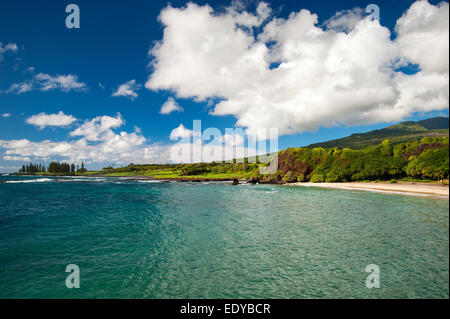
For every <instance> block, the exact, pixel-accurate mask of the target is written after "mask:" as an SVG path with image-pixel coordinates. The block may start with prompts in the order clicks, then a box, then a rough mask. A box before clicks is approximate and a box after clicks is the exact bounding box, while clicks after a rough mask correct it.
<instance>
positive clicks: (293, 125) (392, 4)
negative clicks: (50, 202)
mask: <svg viewBox="0 0 450 319" xmlns="http://www.w3.org/2000/svg"><path fill="white" fill-rule="evenodd" d="M193 2H195V3H196V4H197V5H198V8H201V7H202V6H203V5H206V4H209V6H211V7H212V9H213V10H214V11H215V13H214V14H215V15H220V14H226V12H227V10H228V9H227V8H230V7H233V8H235V11H234V12H248V13H250V14H254V15H257V14H256V11H257V8H258V5H259V3H260V2H259V1H241V2H234V3H231V2H230V1H193ZM266 2H267V4H268V5H269V6H270V8H271V12H270V14H269V15H268V17H266V20H265V21H264V22H262V23H259V24H258V25H257V26H252V27H250V29H252V31H251V32H252V34H253V36H254V37H255V38H257V37H258V34H260V33H262V32H263V30H264V27H265V26H266V25H267V24H268V23H270V21H271V20H272V19H274V18H278V19H285V20H288V19H290V14H291V13H292V12H299V11H300V10H301V9H308V10H309V11H310V12H311V13H315V14H317V15H318V23H317V26H318V27H320V28H323V29H324V30H328V29H327V27H326V26H325V24H326V22H327V21H330V19H332V18H333V17H334V16H335V14H336V13H337V12H339V11H342V10H351V9H354V8H356V7H359V8H363V9H364V8H366V6H367V5H368V4H370V3H374V1H266ZM74 3H76V4H77V5H78V6H79V8H80V18H81V20H80V21H81V27H80V28H79V29H68V28H66V26H65V19H66V16H67V15H68V13H65V7H66V5H67V4H69V2H67V3H66V2H64V1H48V0H47V1H21V0H18V1H9V0H6V1H2V2H1V3H0V43H1V45H0V115H2V116H0V167H1V169H0V171H14V170H16V169H15V168H16V167H17V166H20V165H21V164H22V163H23V161H24V160H28V159H30V160H32V161H33V162H42V163H48V161H49V160H52V159H63V160H64V159H67V160H73V161H78V160H83V159H84V160H85V161H86V162H88V163H90V164H89V165H88V168H93V169H94V168H99V167H102V166H103V165H104V164H109V163H112V162H120V161H116V160H115V159H116V158H117V154H115V155H113V156H111V159H109V158H108V159H107V160H104V158H105V157H95V156H91V158H89V156H88V155H86V154H87V153H86V152H84V151H83V154H75V153H73V152H68V153H67V154H66V153H64V152H61V153H59V154H60V155H50V156H48V157H46V156H43V155H42V154H37V153H33V152H30V151H29V150H24V149H20V147H19V149H17V148H14V147H13V146H11V145H12V144H11V143H10V144H8V146H7V147H5V143H8V141H9V142H10V141H18V140H23V139H26V140H27V141H29V142H33V143H40V142H42V141H51V143H63V142H68V143H70V142H75V141H76V140H77V139H83V138H85V136H84V135H72V136H71V135H70V132H73V131H74V130H76V129H77V128H78V127H80V126H81V125H83V124H84V123H86V122H88V121H92V119H94V118H96V117H98V116H109V117H112V118H118V115H117V114H118V113H120V119H121V122H122V123H121V125H117V126H113V127H111V132H113V133H114V134H118V135H120V132H122V131H123V132H127V134H135V136H131V135H127V136H128V137H130V138H132V139H135V138H136V139H138V142H136V143H135V144H133V145H134V146H136V147H143V145H156V146H159V147H161V148H160V149H158V150H161V152H162V151H163V150H164V146H166V145H170V144H171V143H173V141H171V140H170V138H169V136H170V134H171V132H172V131H173V130H174V129H175V128H177V127H179V125H180V124H183V125H184V126H185V127H186V128H187V129H189V128H190V129H192V121H193V120H195V119H200V120H201V121H202V127H204V128H206V127H217V128H218V129H220V130H224V129H225V128H232V127H234V126H235V125H236V123H237V120H239V119H241V121H242V123H247V122H248V116H249V114H252V113H249V112H247V111H246V109H245V107H246V106H245V105H248V101H247V100H245V101H241V100H238V101H237V103H238V104H239V105H240V106H239V110H238V111H236V114H233V112H232V111H230V112H228V113H227V112H222V113H223V115H212V114H211V111H212V110H213V109H214V107H215V105H216V104H218V103H219V102H220V101H224V100H234V99H236V98H237V93H236V95H235V92H234V91H236V89H233V90H232V89H231V88H230V90H228V91H227V92H231V91H233V92H232V93H229V94H228V93H226V94H224V96H214V95H215V94H212V93H209V91H208V92H205V93H204V94H203V92H202V91H199V89H195V90H194V91H192V94H191V93H189V83H186V82H179V81H178V82H177V79H170V81H169V82H170V83H172V84H171V85H172V86H173V88H172V89H166V87H167V84H165V83H167V82H164V81H165V80H162V79H163V78H164V79H165V77H167V76H168V75H167V74H169V76H170V72H169V71H170V68H168V67H167V65H163V64H162V63H161V65H159V66H157V67H156V68H158V69H159V71H161V74H163V75H162V76H161V78H160V80H159V81H156V82H157V83H156V84H155V85H154V86H155V87H158V89H152V88H149V87H147V86H149V85H147V86H146V85H145V84H146V83H147V81H148V80H149V78H151V77H152V74H153V72H155V69H156V68H155V66H151V65H150V62H151V61H152V60H154V58H155V56H149V49H150V48H152V47H153V46H154V45H155V43H157V41H162V40H163V32H164V30H165V28H168V24H166V25H165V24H164V23H163V22H162V21H160V20H158V16H159V15H160V13H161V11H162V10H164V9H165V8H166V7H167V5H168V2H167V1H135V0H130V1H126V2H123V1H83V0H77V1H74ZM413 3H414V1H406V0H404V1H403V0H391V1H383V2H382V3H380V4H379V7H380V18H381V20H380V24H381V25H382V26H384V27H387V28H388V29H389V30H390V32H391V34H390V38H391V40H392V41H395V39H396V37H397V35H396V32H395V30H394V28H395V25H396V23H397V20H398V19H399V18H400V17H401V16H402V14H404V13H405V12H406V11H407V10H408V8H410V6H411V5H412V4H413ZM430 3H431V5H437V4H438V3H439V1H430ZM170 4H171V6H172V7H174V8H178V9H180V10H183V8H184V6H185V5H186V1H177V0H174V1H171V2H170ZM196 8H197V7H196ZM430 8H431V7H430ZM193 10H194V9H193ZM196 10H197V9H196ZM430 10H431V9H430ZM447 11H448V7H447ZM186 12H187V11H186ZM179 13H180V14H183V13H184V12H181V11H180V12H179ZM364 15H365V13H364ZM447 17H448V13H447ZM212 18H213V17H212ZM346 21H347V20H346ZM168 23H169V24H170V23H174V27H173V30H176V21H173V22H172V21H170V22H168ZM447 28H448V21H447ZM247 31H248V30H247ZM248 32H250V31H248ZM286 32H287V31H286ZM348 32H350V31H348ZM406 32H407V31H405V33H406ZM447 35H448V31H447ZM181 36H183V35H182V34H180V37H181ZM437 36H439V35H437ZM405 39H408V38H407V37H406V35H405ZM164 41H165V40H164ZM405 41H407V40H405ZM8 44H14V45H16V48H14V47H13V46H10V47H9V49H6V48H7V45H8ZM163 45H167V46H169V45H170V43H168V42H164V43H163ZM306 45H308V44H305V46H306ZM266 46H267V48H269V46H270V43H269V41H267V42H266ZM2 47H3V49H2ZM194 49H195V48H194ZM2 50H3V53H2ZM164 52H166V51H164ZM164 52H160V53H158V58H159V59H161V60H162V59H163V56H162V54H164ZM444 53H445V52H444ZM355 54H360V52H355ZM446 55H447V59H448V46H447V52H446ZM405 56H407V57H409V56H408V55H407V54H405ZM416 56H417V55H414V56H413V57H416ZM164 59H166V60H167V59H177V56H176V55H170V56H167V57H166V56H164ZM422 61H424V62H423V64H424V65H425V63H428V62H427V61H425V60H424V58H422V57H417V61H414V59H412V58H411V59H410V61H409V62H406V64H404V65H403V69H402V71H403V72H404V74H406V75H411V74H415V73H417V72H420V70H422V69H423V70H426V68H425V66H424V67H422V65H421V64H420V63H422ZM166 63H170V62H166ZM197 63H198V62H197ZM276 65H279V63H278V64H276ZM405 66H406V67H405ZM447 67H448V66H447ZM427 68H428V66H427ZM430 68H431V67H430ZM430 68H428V69H430ZM187 70H188V69H186V70H183V69H181V70H180V72H182V73H180V74H185V73H186V72H188V71H187ZM396 70H398V69H396ZM164 72H165V73H164ZM183 72H184V73H183ZM424 72H425V71H424ZM433 72H435V70H433ZM439 72H441V73H440V74H444V73H445V70H444V71H442V70H439V71H438V73H439ZM447 73H448V71H447ZM39 74H41V80H37V75H39ZM429 74H431V71H430V73H429ZM58 75H63V76H66V75H73V76H76V78H75V80H74V82H75V86H74V87H72V86H71V87H70V88H64V87H63V86H61V84H60V83H59V82H57V79H56V77H57V76H58ZM194 75H195V74H194ZM46 76H47V80H45V77H46ZM173 76H174V77H177V74H173ZM233 76H237V77H239V74H234V75H233ZM303 76H304V77H307V76H308V74H305V75H303ZM276 79H278V78H276ZM72 80H73V79H72ZM130 80H135V83H137V88H135V89H134V91H133V92H135V94H137V97H132V96H113V94H114V92H116V91H117V89H118V87H119V86H120V85H122V84H124V83H127V82H128V81H130ZM240 80H241V79H239V80H236V81H240ZM52 81H56V82H52ZM280 81H282V80H280ZM443 81H444V82H445V81H447V84H446V85H447V91H448V75H447V77H446V78H445V75H444V80H443ZM24 83H25V84H26V83H28V84H30V85H32V86H33V88H32V89H30V90H29V91H27V92H23V93H18V92H17V90H16V91H14V89H13V85H14V84H24ZM49 83H50V84H49ZM77 83H78V84H80V85H81V87H76V84H77ZM243 83H247V82H243ZM283 83H284V82H283ZM276 84H277V83H275V82H274V85H276ZM45 85H53V87H51V88H47V89H44V86H45ZM219 85H220V83H219ZM280 85H284V84H280ZM444 85H445V83H444ZM245 89H246V90H247V89H248V90H252V89H254V88H253V87H251V88H250V87H248V88H245ZM259 89H260V88H255V89H254V90H255V92H251V94H252V95H251V96H254V95H255V94H257V93H256V92H257V91H258V90H259ZM214 90H217V91H218V92H221V90H222V88H214V89H213V88H211V91H213V92H215V91H214ZM243 91H244V88H243ZM186 92H187V93H186ZM245 92H247V91H245ZM227 94H228V95H227ZM116 95H117V94H116ZM200 95H201V96H202V97H205V96H206V97H205V98H199V96H200ZM436 95H437V96H439V98H440V100H439V101H440V102H436V99H434V100H433V101H432V102H430V105H431V106H429V107H425V105H424V107H423V108H422V109H420V108H418V107H415V108H414V107H412V108H411V110H408V111H405V110H404V107H403V106H392V107H393V108H397V107H398V109H399V110H400V109H401V111H398V112H396V113H395V114H396V116H394V117H393V118H392V120H387V119H389V117H388V116H386V117H383V116H380V117H379V119H378V120H377V119H374V120H373V121H370V120H368V118H367V117H369V118H370V116H371V115H367V112H366V111H364V112H366V113H364V114H363V113H361V119H359V118H358V116H356V115H355V120H354V121H352V120H351V116H350V117H349V116H347V117H345V119H344V118H343V120H342V121H340V120H339V119H338V120H337V121H333V120H328V122H327V121H326V120H322V119H325V118H327V117H329V118H332V117H333V115H332V114H331V115H327V114H324V115H323V116H321V117H320V120H316V119H315V118H314V119H311V121H309V122H306V120H303V119H300V118H302V117H305V118H309V117H311V118H312V117H313V116H312V115H311V116H310V115H309V114H307V113H308V111H307V110H308V106H307V105H306V106H304V107H305V109H304V110H306V111H303V113H305V114H304V115H302V116H299V119H298V120H295V121H294V120H293V121H289V120H288V119H286V120H280V122H279V123H280V124H278V122H276V121H275V120H274V126H275V127H277V126H280V127H281V126H282V125H284V126H285V129H286V130H288V131H289V130H291V129H292V131H290V132H288V133H286V132H285V131H283V130H282V131H281V134H280V135H281V136H280V138H279V148H280V149H283V148H286V147H291V146H294V147H295V146H304V145H309V144H311V143H315V142H320V141H325V140H329V139H334V138H339V137H344V136H347V135H349V134H352V133H355V132H363V131H369V130H372V129H376V128H381V127H384V126H387V125H388V124H391V123H392V122H394V123H395V122H399V121H400V120H402V119H408V120H420V119H423V118H428V117H432V116H439V115H445V116H448V93H447V97H445V96H444V97H442V93H436ZM255 96H256V95H255ZM171 97H172V98H174V99H175V101H176V103H177V104H178V106H179V107H181V108H182V109H183V111H182V112H177V111H174V112H171V113H170V114H160V109H161V106H162V105H163V104H164V103H165V102H166V101H167V100H168V98H171ZM442 98H443V99H444V103H442ZM445 98H447V103H445ZM288 102H289V101H288ZM255 103H256V102H255ZM262 103H264V102H262ZM377 103H378V102H377ZM392 103H393V105H394V104H395V103H397V102H395V103H394V102H392ZM439 103H440V104H439ZM378 105H379V104H378ZM395 105H398V103H397V104H395ZM356 107H357V106H355V108H356ZM369 107H370V106H367V108H369ZM377 107H379V106H377ZM383 107H384V106H383ZM386 107H387V106H386ZM286 108H287V109H288V108H289V106H286ZM60 111H62V112H63V113H64V115H67V116H72V117H73V118H74V119H76V120H74V121H72V122H71V123H70V124H69V125H65V126H58V125H51V123H50V124H49V125H44V126H38V125H33V124H30V123H27V120H28V122H30V121H29V119H30V117H32V116H33V115H37V114H40V113H45V114H46V115H51V114H57V113H58V112H60ZM360 111H361V110H360V109H358V112H360ZM280 112H281V113H282V112H283V110H281V111H280ZM289 112H291V111H289ZM289 112H287V113H286V115H285V116H284V117H287V118H288V117H292V118H294V117H295V113H289ZM323 112H326V110H324V111H323ZM355 114H356V113H355ZM374 114H378V113H374ZM397 114H399V115H397ZM350 115H351V112H350ZM366 115H367V116H366ZM314 116H318V115H314ZM280 118H282V116H281V115H280ZM47 120H48V118H47ZM246 121H247V122H246ZM261 121H262V122H261V123H267V120H266V119H261ZM264 121H266V122H264ZM369 122H372V123H369ZM389 122H391V123H389ZM269 123H270V122H269ZM47 124H48V123H47ZM325 126H330V127H328V128H327V127H325ZM243 127H244V128H245V127H248V126H247V125H243ZM303 130H305V131H306V132H303V133H298V132H300V131H303ZM308 131H312V132H308ZM105 132H106V133H109V131H108V130H105V131H104V132H103V133H105ZM77 136H78V137H77ZM140 137H143V138H145V142H144V143H143V144H142V143H141V141H140V140H139V138H140ZM102 138H103V137H100V135H99V136H98V140H101V139H102ZM109 138H111V139H113V138H115V135H114V136H113V135H110V136H109ZM119 138H120V137H119ZM98 140H97V141H96V140H95V138H92V139H91V140H89V139H87V140H86V141H88V142H87V143H88V144H89V143H90V145H98V144H96V143H98ZM116 140H117V138H116ZM2 141H3V146H2ZM126 141H128V139H127V140H126ZM126 141H124V143H126ZM52 145H53V144H52ZM55 145H57V144H55ZM30 147H31V148H33V147H35V146H30ZM8 150H9V151H8ZM121 150H122V151H123V152H130V153H133V152H134V149H133V148H129V149H128V148H127V147H125V146H123V147H122V146H121V147H118V148H117V152H119V153H120V152H121ZM158 150H155V151H158ZM27 152H28V153H27ZM90 152H92V150H90ZM55 154H56V153H55ZM8 156H9V157H8ZM128 158H131V157H125V159H124V161H125V160H126V159H128ZM152 158H154V159H157V160H158V161H161V160H162V159H161V158H160V157H158V156H156V155H155V156H154V157H151V158H148V159H147V161H148V162H152ZM14 159H15V160H14ZM144 162H145V161H144ZM118 164H125V162H123V163H118Z"/></svg>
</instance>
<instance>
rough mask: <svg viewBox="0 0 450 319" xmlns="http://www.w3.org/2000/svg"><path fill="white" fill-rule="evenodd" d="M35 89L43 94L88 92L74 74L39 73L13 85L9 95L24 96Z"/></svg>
mask: <svg viewBox="0 0 450 319" xmlns="http://www.w3.org/2000/svg"><path fill="white" fill-rule="evenodd" d="M33 89H38V90H40V91H42V92H46V91H51V90H60V91H62V92H69V91H72V90H74V91H83V90H86V89H87V87H86V84H85V83H83V82H80V81H79V80H78V76H76V75H73V74H67V75H59V74H57V75H49V74H46V73H39V74H36V75H35V76H33V78H31V79H29V80H26V81H23V82H20V83H13V84H11V86H10V88H9V89H8V90H7V91H6V92H7V93H15V94H22V93H26V92H29V91H32V90H33Z"/></svg>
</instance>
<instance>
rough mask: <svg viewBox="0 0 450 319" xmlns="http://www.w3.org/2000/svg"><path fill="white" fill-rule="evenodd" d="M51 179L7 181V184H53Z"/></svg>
mask: <svg viewBox="0 0 450 319" xmlns="http://www.w3.org/2000/svg"><path fill="white" fill-rule="evenodd" d="M52 181H53V179H51V178H38V179H28V180H20V181H6V183H11V184H18V183H43V182H52Z"/></svg>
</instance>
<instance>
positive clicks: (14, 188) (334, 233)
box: [0, 176, 449, 298]
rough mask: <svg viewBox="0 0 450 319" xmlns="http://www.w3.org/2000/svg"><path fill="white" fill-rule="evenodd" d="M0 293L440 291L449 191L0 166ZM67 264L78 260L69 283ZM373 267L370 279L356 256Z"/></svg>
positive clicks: (434, 294) (444, 284) (382, 294)
mask: <svg viewBox="0 0 450 319" xmlns="http://www.w3.org/2000/svg"><path fill="white" fill-rule="evenodd" d="M0 180H4V181H5V180H8V181H13V183H0V265H1V267H0V298H448V297H449V237H448V227H449V223H448V221H449V218H448V209H449V202H448V200H441V199H432V198H415V197H408V196H402V195H391V194H380V193H370V192H364V191H351V190H332V189H320V188H304V187H283V186H271V185H257V186H250V185H242V186H231V185H230V184H229V183H225V182H223V183H220V182H217V183H213V182H211V183H189V182H185V183H181V182H170V183H157V182H142V181H127V180H125V179H113V178H76V179H70V180H63V181H53V178H48V179H44V178H36V177H13V176H1V177H0ZM68 264H77V265H78V266H79V267H80V271H81V287H80V289H67V288H66V286H65V280H66V276H67V275H68V273H66V272H65V268H66V266H67V265H68ZM369 264H376V265H378V266H379V267H380V288H379V289H375V288H374V289H368V288H366V286H365V281H366V276H367V275H368V273H366V272H365V268H366V266H367V265H369Z"/></svg>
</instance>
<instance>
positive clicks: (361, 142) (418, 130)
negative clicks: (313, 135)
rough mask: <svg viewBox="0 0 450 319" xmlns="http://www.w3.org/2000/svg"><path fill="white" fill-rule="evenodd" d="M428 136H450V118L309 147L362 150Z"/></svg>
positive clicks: (390, 128)
mask: <svg viewBox="0 0 450 319" xmlns="http://www.w3.org/2000/svg"><path fill="white" fill-rule="evenodd" d="M426 136H433V137H438V136H449V119H448V117H434V118H429V119H426V120H421V121H417V122H414V121H406V122H402V123H399V124H395V125H391V126H388V127H385V128H383V129H379V130H374V131H370V132H366V133H356V134H352V135H350V136H347V137H344V138H340V139H335V140H330V141H326V142H322V143H315V144H311V145H309V146H308V147H310V148H315V147H323V148H333V147H338V148H351V149H362V148H365V147H368V146H373V145H378V144H380V143H381V142H383V141H384V140H385V139H389V140H390V141H391V142H392V143H393V144H396V143H404V142H410V141H414V140H418V139H422V138H424V137H426Z"/></svg>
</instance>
